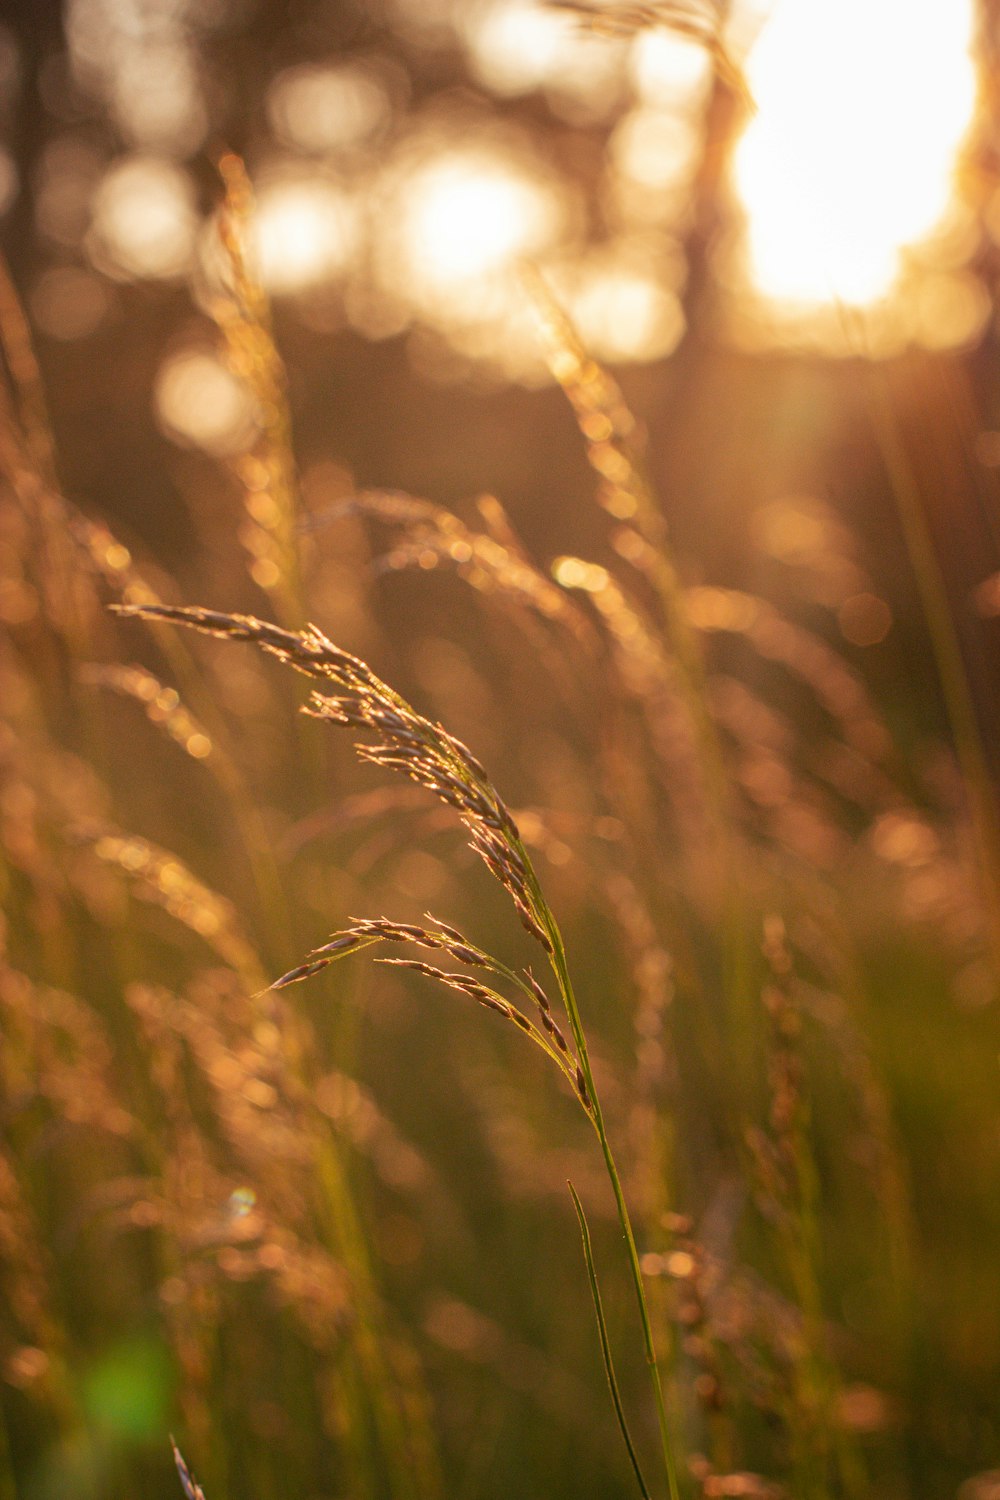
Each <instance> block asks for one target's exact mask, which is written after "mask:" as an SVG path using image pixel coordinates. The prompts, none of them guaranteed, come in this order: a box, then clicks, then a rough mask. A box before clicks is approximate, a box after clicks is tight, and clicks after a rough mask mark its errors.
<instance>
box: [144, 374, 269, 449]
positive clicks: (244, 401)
mask: <svg viewBox="0 0 1000 1500" xmlns="http://www.w3.org/2000/svg"><path fill="white" fill-rule="evenodd" d="M155 403H156V415H157V417H158V419H159V422H160V425H161V427H162V428H163V429H164V431H165V432H166V433H167V434H168V436H170V437H172V438H174V439H179V440H180V441H181V442H183V443H187V444H190V445H192V446H194V447H196V448H203V449H204V450H205V451H206V452H207V453H212V454H215V455H216V457H220V458H225V457H229V456H230V455H232V454H234V453H239V452H241V451H242V450H244V449H246V448H247V447H248V446H249V444H250V443H251V442H252V440H253V438H254V436H255V433H256V427H255V425H254V407H253V398H252V396H251V395H250V392H249V391H248V389H247V387H246V386H245V385H244V384H243V382H242V381H240V380H238V379H237V378H236V376H235V375H233V374H232V373H231V372H230V371H229V370H227V368H226V366H225V365H224V364H223V363H222V362H221V360H219V359H217V358H216V356H215V355H214V354H210V353H208V352H207V351H206V350H202V349H185V350H182V351H179V352H178V353H176V354H173V355H171V356H170V358H169V359H167V360H166V361H165V362H164V364H163V365H162V367H161V369H160V373H159V375H158V376H157V380H156V391H155Z"/></svg>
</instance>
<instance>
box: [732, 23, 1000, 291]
mask: <svg viewBox="0 0 1000 1500" xmlns="http://www.w3.org/2000/svg"><path fill="white" fill-rule="evenodd" d="M973 27H974V20H973V5H972V0H921V3H920V4H914V3H913V0H839V3H837V4H836V5H831V4H830V3H829V0H777V4H776V6H775V9H774V12H773V14H772V16H771V19H770V21H769V23H768V25H767V26H766V28H765V30H764V31H763V33H762V34H761V37H760V39H759V41H758V43H757V45H756V47H755V48H754V50H753V52H752V54H751V56H750V58H749V60H748V64H747V77H748V82H749V87H750V91H751V93H752V95H753V97H754V100H755V101H756V104H757V113H756V114H755V116H754V117H753V118H752V119H751V121H750V123H749V124H748V126H747V129H746V131H745V133H744V135H743V138H742V140H741V141H740V143H739V146H738V148H737V153H736V160H735V183H736V189H737V193H738V195H739V197H740V199H741V201H742V203H743V207H744V210H745V212H746V216H747V252H748V260H749V270H750V275H751V278H752V280H753V283H754V285H755V286H756V288H757V289H758V291H759V292H761V293H763V294H764V295H765V296H766V297H768V298H772V299H774V300H775V301H778V302H781V303H785V304H788V303H795V304H799V305H800V306H803V307H808V306H810V305H812V306H814V307H820V306H823V305H827V306H829V305H830V304H831V303H834V302H842V303H845V304H848V305H851V306H855V307H864V306H868V305H870V304H872V303H874V302H876V301H878V300H879V299H880V298H884V297H885V296H886V295H887V294H888V293H889V292H890V291H891V290H892V288H893V285H894V283H895V282H896V281H897V279H898V277H899V275H900V272H901V270H902V268H903V263H904V257H905V251H906V250H907V249H908V247H911V246H914V245H917V244H919V242H920V241H921V240H924V239H925V238H926V237H927V236H929V235H931V234H932V233H933V232H934V230H935V228H936V227H937V226H938V225H939V224H940V222H941V221H942V219H943V218H944V217H945V215H946V212H947V210H948V207H949V203H950V200H951V198H952V194H953V180H954V171H955V161H956V154H957V151H958V148H959V146H960V144H961V142H962V139H963V137H964V136H965V134H966V132H967V131H968V129H969V126H970V122H971V119H972V115H973V110H974V107H975V98H976V84H975V76H974V70H973V64H972V58H971V45H972V37H973Z"/></svg>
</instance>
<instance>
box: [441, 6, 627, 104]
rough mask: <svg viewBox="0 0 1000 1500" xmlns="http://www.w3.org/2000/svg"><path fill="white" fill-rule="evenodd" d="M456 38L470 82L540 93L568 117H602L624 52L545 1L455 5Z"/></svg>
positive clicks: (505, 91)
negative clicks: (460, 42)
mask: <svg viewBox="0 0 1000 1500" xmlns="http://www.w3.org/2000/svg"><path fill="white" fill-rule="evenodd" d="M456 19H457V25H458V30H459V34H460V36H461V38H462V40H463V42H464V43H465V46H466V49H467V51H468V54H469V61H470V63H471V66H472V71H473V73H474V74H475V76H476V78H477V79H478V80H479V81H480V82H481V83H483V84H485V85H486V87H487V88H488V89H490V90H491V92H493V93H495V94H501V95H515V94H525V93H528V92H530V91H531V90H533V89H544V90H545V92H546V93H547V95H548V98H549V103H550V105H551V106H552V108H553V109H554V110H555V112H556V113H557V114H559V115H561V116H563V117H564V118H568V119H570V120H574V119H577V120H580V121H581V122H582V121H586V120H597V119H602V118H603V117H604V116H605V115H606V114H607V113H608V112H609V111H610V110H611V109H612V108H613V107H614V105H615V102H616V100H617V98H618V95H619V91H620V87H621V83H622V77H623V73H624V67H623V64H624V60H625V48H624V45H623V44H622V43H621V42H619V41H616V40H613V39H609V38H607V37H597V36H595V35H594V34H593V33H591V32H589V31H588V30H587V29H586V28H585V27H582V26H580V25H579V24H578V20H577V18H576V17H574V16H572V15H570V14H569V13H568V12H567V11H560V10H557V9H555V8H554V7H552V6H551V5H549V4H547V3H546V0H484V3H480V4H478V5H469V6H467V7H464V8H463V7H459V8H458V15H457V18H456Z"/></svg>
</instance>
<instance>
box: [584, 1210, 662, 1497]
mask: <svg viewBox="0 0 1000 1500" xmlns="http://www.w3.org/2000/svg"><path fill="white" fill-rule="evenodd" d="M566 1186H567V1187H568V1188H569V1191H570V1197H571V1198H572V1199H573V1207H574V1208H575V1209H576V1217H577V1221H578V1223H579V1225H580V1237H581V1239H582V1240H583V1258H584V1260H585V1261H586V1263H587V1278H588V1280H589V1282H590V1295H591V1299H592V1300H593V1303H594V1314H595V1316H596V1318H597V1333H598V1337H599V1338H600V1341H601V1358H602V1359H603V1360H604V1373H605V1375H606V1376H607V1377H608V1389H609V1390H610V1392H611V1403H612V1405H613V1406H614V1409H615V1416H616V1417H617V1418H618V1427H619V1430H620V1432H621V1435H622V1438H623V1439H624V1442H625V1447H626V1449H627V1450H628V1456H629V1459H630V1461H631V1464H632V1469H633V1471H634V1473H635V1477H636V1482H637V1484H638V1486H639V1489H640V1491H641V1492H642V1496H643V1500H650V1495H649V1489H648V1486H647V1484H646V1481H645V1479H644V1478H643V1477H642V1469H641V1468H640V1467H639V1460H638V1458H637V1456H636V1451H635V1445H634V1444H633V1442H632V1434H631V1433H630V1432H629V1430H628V1422H627V1421H626V1418H625V1408H624V1407H623V1405H622V1396H621V1391H620V1390H619V1389H618V1377H617V1376H616V1374H615V1364H614V1359H613V1358H612V1355H611V1340H610V1339H609V1338H608V1325H607V1323H606V1322H605V1318H604V1304H603V1303H602V1301H601V1288H600V1285H599V1283H598V1280H597V1268H596V1266H595V1265H594V1248H593V1245H592V1244H591V1241H590V1226H589V1224H588V1223H587V1215H586V1214H585V1213H584V1211H583V1204H582V1203H581V1202H580V1195H579V1193H578V1192H577V1190H576V1188H575V1187H574V1186H573V1184H572V1183H571V1182H567V1184H566Z"/></svg>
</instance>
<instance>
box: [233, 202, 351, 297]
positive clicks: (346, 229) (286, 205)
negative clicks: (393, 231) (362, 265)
mask: <svg viewBox="0 0 1000 1500" xmlns="http://www.w3.org/2000/svg"><path fill="white" fill-rule="evenodd" d="M359 233H360V211H359V207H358V204H357V202H356V201H355V199H353V198H352V197H351V195H350V194H349V193H348V192H347V190H346V189H345V188H344V187H342V186H341V185H340V184H339V183H337V182H334V181H332V180H329V179H327V178H325V177H322V176H319V175H318V174H315V173H312V174H309V173H295V172H293V173H292V174H291V175H287V176H286V175H283V174H279V175H277V176H276V177H274V178H273V179H272V180H270V181H268V180H265V181H264V182H263V183H262V185H261V186H260V188H259V190H258V196H257V210H256V214H255V218H254V242H255V252H256V259H257V266H258V270H259V272H260V278H261V281H262V282H263V284H264V286H265V287H266V288H267V289H268V291H271V292H275V293H278V294H281V293H292V292H300V291H304V290H306V289H307V288H309V287H313V286H316V285H317V284H318V283H321V282H324V281H328V280H330V279H331V278H332V277H335V276H337V275H338V274H339V273H341V272H342V271H343V270H344V269H345V267H346V266H347V265H349V263H350V262H351V259H352V257H353V255H354V253H355V251H356V249H357V245H358V238H359Z"/></svg>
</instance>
